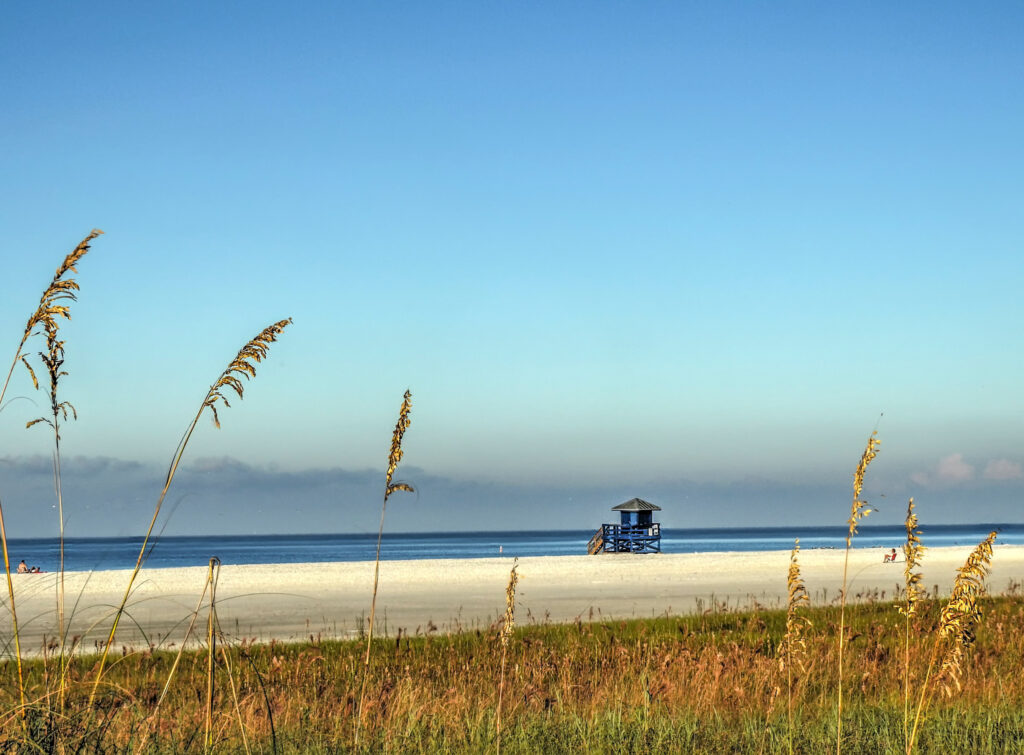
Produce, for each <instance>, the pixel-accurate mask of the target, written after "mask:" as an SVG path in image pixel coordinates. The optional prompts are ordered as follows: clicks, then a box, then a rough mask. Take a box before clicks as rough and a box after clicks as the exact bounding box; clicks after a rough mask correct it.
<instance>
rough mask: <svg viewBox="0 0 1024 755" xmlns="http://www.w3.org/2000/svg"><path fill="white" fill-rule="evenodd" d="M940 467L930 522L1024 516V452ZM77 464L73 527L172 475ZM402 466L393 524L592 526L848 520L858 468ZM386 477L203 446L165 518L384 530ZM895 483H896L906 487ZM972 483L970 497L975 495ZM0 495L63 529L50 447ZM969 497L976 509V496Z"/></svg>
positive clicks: (19, 463) (422, 527)
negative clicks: (648, 514) (618, 513)
mask: <svg viewBox="0 0 1024 755" xmlns="http://www.w3.org/2000/svg"><path fill="white" fill-rule="evenodd" d="M936 469H942V470H944V472H945V475H946V478H944V479H945V480H960V481H965V482H969V483H970V484H971V485H972V486H973V487H971V488H970V489H969V490H966V491H961V492H958V490H959V489H960V488H959V486H958V485H953V484H949V483H948V482H943V483H942V484H939V485H935V486H931V487H930V489H929V492H928V495H927V506H928V509H929V516H928V519H929V520H930V521H932V522H935V523H959V522H964V521H965V518H964V513H963V512H964V511H968V510H970V511H971V512H972V513H971V516H973V517H980V519H979V521H980V520H985V521H992V522H996V521H1006V522H1014V521H1019V520H1020V519H1021V514H1020V513H1019V511H1020V506H1019V501H1020V500H1021V499H1022V498H1024V484H1021V480H1022V479H1024V475H1022V474H1021V469H1020V465H1019V464H1016V463H1015V462H1012V461H1010V460H1006V459H1001V460H996V461H994V462H992V463H990V464H989V466H988V467H986V468H985V469H986V472H985V474H984V475H982V477H983V478H984V479H979V478H978V477H977V476H976V475H974V473H973V469H974V468H973V467H972V466H971V465H970V464H967V463H966V462H964V461H963V458H962V456H961V455H959V454H952V455H950V456H948V457H945V458H944V459H943V460H942V462H940V465H937V467H936ZM63 470H64V477H63V489H64V504H65V513H66V515H67V531H68V536H69V537H115V536H128V535H138V534H141V533H142V532H144V531H145V528H146V525H147V524H148V523H149V519H150V517H151V516H152V513H153V506H154V504H155V503H156V498H157V495H158V494H159V491H160V486H161V485H162V482H163V475H164V473H165V469H164V468H163V467H161V466H158V465H156V464H144V463H139V462H136V461H126V460H121V459H112V458H105V457H84V456H75V457H69V458H68V459H66V460H64V463H63ZM398 476H399V478H401V479H402V481H405V482H408V483H410V484H412V485H413V486H414V487H415V489H416V492H415V493H413V494H405V493H402V494H400V495H398V496H396V497H393V498H392V499H391V501H390V502H389V504H390V505H389V506H388V510H387V523H386V525H385V529H386V530H387V531H390V532H417V531H418V532H426V531H445V530H452V531H473V530H477V531H486V530H522V529H545V528H550V529H589V528H592V527H596V526H597V525H599V524H600V523H602V522H604V521H613V520H614V515H613V514H612V513H611V511H610V509H611V507H612V506H614V505H616V504H618V503H621V502H622V501H625V500H628V499H629V498H632V497H634V496H639V497H641V498H645V499H647V500H649V501H651V502H652V503H656V504H658V505H659V506H661V507H662V509H663V512H662V514H661V522H662V524H663V525H664V526H666V527H669V528H674V527H690V528H702V527H741V526H790V525H794V524H801V525H807V526H817V525H829V524H842V522H843V521H845V518H846V513H847V510H848V508H849V489H848V481H847V480H846V479H845V478H842V477H838V478H837V479H836V481H835V483H833V484H827V485H826V484H820V483H809V482H808V483H799V482H798V483H787V482H782V481H778V480H766V479H760V478H745V479H739V480H734V481H726V482H695V481H693V480H687V479H675V480H651V479H642V478H635V479H629V480H620V481H616V482H614V483H603V482H602V483H583V484H576V485H574V484H570V483H559V484H546V483H530V484H526V483H522V484H517V483H507V482H496V481H486V480H472V479H458V478H454V477H449V476H445V475H438V474H433V473H431V472H429V471H427V470H424V469H421V468H418V467H414V466H405V467H402V468H400V469H399V475H398ZM972 478H973V479H972ZM904 479H905V478H904ZM936 479H938V477H937V473H936ZM880 486H881V487H880ZM382 487H383V471H382V470H377V469H362V470H350V469H342V468H338V467H331V468H311V469H301V470H284V469H278V468H275V467H267V466H256V465H251V464H247V463H245V462H243V461H239V460H238V459H235V458H232V457H215V458H209V457H207V458H196V459H193V460H191V461H189V463H188V464H186V465H185V466H184V467H182V469H181V471H180V472H179V473H178V476H177V478H176V479H175V481H174V485H173V486H172V487H171V490H170V493H169V495H168V498H167V501H166V502H165V508H164V512H163V515H162V518H163V519H164V520H165V522H162V523H161V524H160V525H158V529H159V528H160V527H164V526H166V529H164V530H163V531H164V533H165V534H167V535H202V534H208V535H212V534H240V535H246V534H284V533H333V532H353V533H363V532H376V528H377V525H378V523H379V517H380V503H381V495H382ZM869 487H874V488H876V489H875V491H873V493H872V494H871V495H874V494H884V493H885V492H886V486H885V485H884V483H883V481H880V480H872V481H871V484H870V485H869ZM888 487H889V488H890V489H889V491H888V492H889V493H890V494H891V493H894V492H895V490H893V489H892V488H891V486H888ZM900 492H901V494H902V490H901V491H900ZM966 493H969V494H970V496H971V500H970V501H968V500H966V499H965V498H964V497H963V496H964V495H965V494H966ZM0 495H2V498H3V504H4V510H5V515H6V517H7V529H8V535H9V536H10V537H13V538H25V537H51V536H53V535H54V534H55V533H56V530H57V522H56V518H57V517H56V508H55V506H54V494H53V477H52V467H51V462H50V459H49V458H47V457H45V456H32V457H7V458H0ZM979 495H980V500H981V501H982V504H981V505H980V507H979V505H978V504H977V502H978V501H979ZM869 497H871V496H870V495H869ZM872 500H874V498H872ZM924 503H925V501H924V500H922V504H924ZM968 503H971V504H972V506H973V508H970V509H969V508H967V507H966V504H968ZM901 511H902V510H900V511H897V510H896V509H895V508H894V509H893V510H892V512H889V511H888V508H887V509H886V511H885V512H883V513H882V514H881V515H880V516H878V517H872V519H873V521H872V524H898V523H899V522H900V521H902V518H901V517H902V514H901ZM889 520H891V521H889Z"/></svg>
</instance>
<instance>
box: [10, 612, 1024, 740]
mask: <svg viewBox="0 0 1024 755" xmlns="http://www.w3.org/2000/svg"><path fill="white" fill-rule="evenodd" d="M984 611H985V619H984V621H983V623H982V625H981V629H980V631H979V634H978V642H977V646H976V650H975V654H974V658H973V659H972V662H971V665H970V667H969V670H968V673H967V674H966V676H965V686H964V690H963V691H962V693H960V694H959V695H956V696H954V697H952V698H943V697H942V696H939V697H937V698H936V703H935V704H934V705H933V706H932V708H931V709H930V711H929V712H928V715H927V717H926V719H925V722H924V725H923V727H922V730H921V734H920V740H919V749H918V751H919V752H936V753H939V752H942V753H948V752H972V753H975V752H976V753H1002V752H1020V751H1024V680H1022V678H1021V677H1022V674H1021V672H1020V669H1021V668H1024V658H1022V657H1021V654H1022V648H1021V643H1020V640H1019V631H1020V627H1022V626H1024V602H1022V601H1021V600H1020V599H1018V598H1012V597H1003V598H995V599H990V600H986V601H985V602H984ZM808 615H809V616H810V618H811V620H812V622H813V631H812V632H811V635H810V657H811V667H810V668H809V671H808V675H807V677H806V678H805V679H804V681H803V683H802V684H801V686H800V687H799V689H798V694H797V697H796V701H795V705H794V713H795V718H796V727H795V733H794V744H795V748H796V750H797V751H800V752H815V753H816V752H824V751H829V750H830V749H834V746H835V743H834V738H835V686H834V685H835V672H836V669H835V666H834V664H835V660H834V648H835V631H836V628H837V626H838V609H835V608H814V609H811V610H810V611H809V612H808ZM937 615H938V607H937V606H935V605H930V606H928V607H927V608H926V610H925V611H924V613H923V615H922V617H921V620H920V622H919V623H918V625H917V626H916V627H915V651H914V654H915V655H914V658H913V659H912V663H913V665H914V668H915V669H922V668H923V664H924V661H925V660H926V658H927V654H928V652H929V651H930V649H931V645H930V641H931V637H932V636H933V635H932V630H933V627H934V624H935V622H936V620H937ZM847 618H848V620H849V621H848V625H849V627H850V630H851V636H850V640H849V646H848V650H849V654H848V656H847V659H848V662H849V666H848V667H847V670H846V679H847V682H848V687H847V688H848V690H849V695H850V696H849V698H848V700H847V703H846V705H845V706H844V727H843V732H844V751H845V752H851V753H854V752H872V753H876V752H877V753H886V752H902V750H903V744H902V736H903V728H902V726H903V718H902V717H903V707H902V677H901V676H900V674H901V668H902V660H901V659H902V655H901V644H900V643H901V641H902V635H901V628H902V620H903V619H902V617H901V616H899V615H898V614H897V613H896V611H895V610H894V609H893V608H892V605H891V604H888V603H886V604H866V605H860V606H854V607H853V608H850V607H848V608H847ZM784 624H785V614H784V613H783V612H781V611H771V612H745V613H711V614H706V615H703V616H683V617H662V618H657V619H646V620H630V621H612V622H600V623H593V624H590V623H576V624H562V625H533V626H526V627H520V628H518V629H517V630H516V632H515V636H514V638H513V639H512V643H511V645H510V647H509V659H508V671H507V688H506V697H505V706H504V710H503V714H502V715H503V734H502V750H503V751H505V752H510V753H511V752H523V753H526V752H530V753H533V752H555V753H557V752H626V753H630V752H636V753H641V752H643V753H650V752H786V751H788V733H787V719H786V710H785V705H786V702H785V701H786V695H785V677H784V676H782V675H781V674H780V672H779V670H778V664H777V660H776V649H777V647H778V644H779V642H780V640H781V637H782V633H783V631H784ZM364 650H365V645H364V644H363V643H361V642H360V641H358V640H355V641H351V642H321V643H308V642H307V643H303V644H295V645H283V644H280V643H270V644H267V645H244V644H236V645H234V646H232V647H231V648H230V651H229V656H228V657H229V659H230V662H231V666H232V669H233V674H232V679H233V681H234V683H235V684H236V686H237V689H238V691H239V709H240V715H238V714H236V712H235V708H234V704H233V702H232V697H231V694H230V691H229V690H230V687H229V680H228V672H227V670H226V669H225V667H224V665H223V663H220V664H218V670H217V690H218V692H217V698H216V718H215V721H214V729H215V732H216V736H215V743H216V749H217V751H219V752H240V751H242V750H243V744H242V740H241V737H240V734H239V721H241V723H242V724H243V725H244V726H245V728H246V732H247V736H248V740H249V742H250V745H251V747H252V750H253V751H254V752H271V751H273V749H274V744H275V737H276V746H277V751H278V752H296V753H298V752H323V753H328V752H344V751H353V747H352V742H353V734H354V713H353V711H354V709H355V704H356V700H357V698H358V694H359V685H360V681H361V677H360V673H361V667H362V661H363V652H364ZM500 658H501V645H500V641H499V639H498V635H497V631H496V630H495V631H487V632H480V631H477V632H467V633H463V634H455V635H430V636H419V637H408V636H405V635H402V636H401V637H399V638H396V637H393V636H392V637H382V638H379V639H377V640H375V641H374V652H373V655H372V659H371V666H372V672H371V676H370V679H369V682H368V685H367V692H366V703H365V709H366V711H367V718H366V723H365V725H364V727H363V733H362V742H361V746H360V748H359V750H360V751H362V752H383V751H389V752H413V753H428V752H429V753H435V752H467V753H469V752H483V751H488V750H493V748H494V724H495V721H494V713H495V707H496V700H497V686H498V674H499V669H500ZM173 660H174V656H173V654H171V653H168V652H155V653H142V654H129V655H127V656H125V657H123V658H118V659H117V660H116V661H115V662H114V663H112V664H111V665H110V667H109V669H108V670H107V672H106V676H105V686H104V687H103V689H102V691H101V693H100V695H99V697H98V700H97V702H98V707H97V708H95V709H90V708H89V707H88V705H87V702H86V701H87V698H88V692H89V688H88V687H89V681H90V679H91V678H92V674H93V673H94V671H95V666H96V661H97V659H96V658H95V657H82V658H78V659H76V661H75V663H74V666H73V677H72V680H71V685H70V687H71V694H70V698H69V707H68V712H67V716H66V717H65V718H61V717H60V716H59V715H57V714H56V713H55V712H54V706H52V705H47V704H46V700H45V699H44V698H43V696H44V694H45V690H46V689H47V684H48V681H47V679H46V672H47V669H45V668H44V664H43V663H42V662H41V661H31V662H28V663H27V664H26V669H25V670H26V674H27V680H28V690H29V699H30V700H35V701H36V703H35V705H34V706H33V708H32V710H31V715H30V717H29V719H30V723H31V728H30V731H29V734H28V736H26V735H25V733H24V732H22V731H21V730H20V728H19V727H18V725H17V723H16V720H15V719H10V718H8V721H7V723H5V725H4V728H3V732H4V733H3V734H2V735H0V751H5V748H8V749H11V750H13V751H25V752H30V751H40V750H41V751H44V752H51V751H57V750H59V749H61V748H63V749H64V750H66V751H72V752H73V751H90V752H93V751H96V752H126V751H134V750H135V749H136V748H137V747H138V745H139V743H140V742H141V741H142V740H143V738H144V737H145V732H146V730H147V728H148V727H149V726H150V721H148V720H147V718H148V717H149V716H150V714H151V713H152V711H153V706H154V702H155V700H156V697H157V695H158V694H159V692H160V690H161V688H162V687H163V684H164V681H165V680H166V678H167V674H168V671H169V669H170V666H171V664H172V662H173ZM50 673H52V668H51V669H50ZM49 683H50V684H51V685H52V679H51V680H50V681H49ZM780 687H781V693H779V692H777V691H776V690H777V688H780ZM51 689H52V686H51ZM0 695H2V698H0V702H2V703H3V709H5V710H13V709H14V707H15V706H16V704H17V688H16V669H15V668H14V664H12V663H7V664H5V665H4V666H3V667H0ZM205 695H206V654H205V652H204V651H192V652H188V653H186V654H185V656H184V658H183V660H182V664H181V666H180V668H179V672H178V675H177V677H176V679H175V681H174V683H173V684H172V687H171V690H170V694H169V697H168V699H167V700H166V701H165V703H164V704H163V707H162V708H161V710H160V714H159V716H158V717H157V718H156V719H155V720H154V721H153V722H152V724H153V738H152V739H150V740H149V744H148V746H147V748H146V750H147V751H149V752H168V753H169V752H189V751H193V752H199V751H202V750H203V742H202V738H203V734H202V732H203V722H204V700H205ZM268 710H269V713H270V714H271V715H272V717H273V722H274V728H273V731H272V730H271V726H270V721H271V717H270V715H268ZM30 742H31V743H32V744H30ZM36 746H38V749H37V747H36Z"/></svg>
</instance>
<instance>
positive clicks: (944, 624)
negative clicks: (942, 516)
mask: <svg viewBox="0 0 1024 755" xmlns="http://www.w3.org/2000/svg"><path fill="white" fill-rule="evenodd" d="M995 539H996V533H995V532H990V533H989V535H988V537H986V538H985V539H984V540H982V541H981V542H980V543H978V546H977V547H976V548H975V549H974V550H973V551H972V552H971V554H970V555H969V556H968V557H967V561H966V562H965V563H964V565H963V566H962V567H960V568H959V569H958V570H957V576H956V580H955V581H954V583H953V591H952V593H951V594H950V596H949V602H947V603H946V605H945V606H944V607H943V609H942V614H941V616H940V618H939V637H940V639H941V640H942V641H943V642H945V644H946V651H945V653H944V655H943V659H942V664H941V666H940V668H939V674H938V676H937V678H936V681H937V683H938V684H939V685H940V686H941V687H942V691H943V693H945V694H946V695H947V696H951V695H952V694H953V691H954V689H955V690H956V691H960V689H961V684H960V677H961V676H962V674H963V672H964V668H965V666H966V660H967V655H968V653H969V651H970V649H971V646H972V645H973V644H974V640H975V637H976V635H975V629H976V627H977V625H978V622H980V621H981V618H982V612H981V606H980V605H979V604H978V599H979V598H980V597H982V596H983V595H984V594H985V577H986V576H987V575H988V572H989V570H990V568H991V565H992V544H993V543H994V542H995Z"/></svg>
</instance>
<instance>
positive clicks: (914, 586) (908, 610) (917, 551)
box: [896, 498, 927, 751]
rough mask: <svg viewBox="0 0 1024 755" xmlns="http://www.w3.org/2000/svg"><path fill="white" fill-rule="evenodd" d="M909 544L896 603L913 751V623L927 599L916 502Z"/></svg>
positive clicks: (908, 523)
mask: <svg viewBox="0 0 1024 755" xmlns="http://www.w3.org/2000/svg"><path fill="white" fill-rule="evenodd" d="M904 526H905V527H906V530H907V542H906V543H904V544H903V558H904V567H903V579H904V588H903V590H904V592H903V600H900V601H898V602H897V603H896V610H898V611H899V612H900V613H901V614H903V617H904V619H905V620H906V621H905V624H904V631H903V743H904V746H905V747H906V748H907V750H908V751H909V749H910V622H911V619H913V618H914V617H915V616H917V607H918V606H917V604H918V603H919V602H920V601H921V600H922V599H923V598H924V595H925V591H924V589H923V588H922V587H921V572H920V571H915V569H917V568H918V567H919V566H920V565H921V557H922V556H923V555H924V552H925V550H927V549H926V548H925V547H924V546H923V545H921V531H920V530H919V529H917V514H915V513H914V499H913V498H911V499H910V501H909V502H908V503H907V518H906V520H904Z"/></svg>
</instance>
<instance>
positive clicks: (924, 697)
mask: <svg viewBox="0 0 1024 755" xmlns="http://www.w3.org/2000/svg"><path fill="white" fill-rule="evenodd" d="M995 540H996V533H995V532H990V533H989V535H988V537H986V538H985V539H984V540H982V541H981V542H980V543H978V545H977V547H976V548H975V549H974V550H973V551H971V555H969V556H968V557H967V561H966V562H964V565H963V566H961V567H960V568H959V569H957V574H956V580H955V581H954V582H953V591H952V593H950V596H949V601H948V602H947V603H946V605H945V606H943V608H942V614H941V615H940V617H939V635H938V637H936V639H935V645H934V647H933V650H932V656H931V660H930V661H929V662H928V671H927V672H926V674H925V679H924V684H922V685H921V695H920V697H919V699H918V703H917V709H916V711H915V713H914V724H913V727H912V728H911V731H910V738H909V740H908V741H907V754H908V755H909V754H910V753H911V752H913V749H914V743H915V742H916V741H917V730H918V726H919V725H920V723H921V719H922V717H923V715H924V713H925V711H926V710H927V708H928V704H929V703H930V702H931V698H932V696H933V693H934V691H935V689H936V688H941V689H942V692H943V694H945V695H946V696H947V697H952V696H953V692H954V690H955V691H956V692H959V691H960V690H961V689H962V685H961V683H960V678H961V676H962V675H963V672H964V669H965V667H966V665H967V659H968V656H969V655H970V651H971V647H972V646H973V645H974V640H975V638H976V635H975V631H976V629H977V626H978V623H979V622H980V621H981V615H982V614H981V606H979V605H978V600H979V599H980V598H981V597H982V596H984V594H985V578H986V577H987V576H988V573H989V570H990V569H991V566H992V545H993V543H995ZM940 654H941V658H942V660H941V663H940V664H939V671H938V673H937V674H936V676H935V679H934V680H932V679H931V674H932V670H933V668H934V666H935V663H936V661H937V660H938V659H939V657H940ZM929 681H931V682H932V683H931V684H929Z"/></svg>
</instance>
